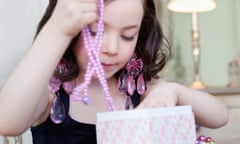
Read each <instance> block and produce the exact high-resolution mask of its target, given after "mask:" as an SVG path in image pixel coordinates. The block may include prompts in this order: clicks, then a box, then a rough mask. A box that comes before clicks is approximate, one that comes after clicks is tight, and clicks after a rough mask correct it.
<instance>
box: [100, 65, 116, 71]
mask: <svg viewBox="0 0 240 144" xmlns="http://www.w3.org/2000/svg"><path fill="white" fill-rule="evenodd" d="M114 66H115V64H109V63H102V67H103V69H104V70H107V71H108V70H112V69H113V68H114Z"/></svg>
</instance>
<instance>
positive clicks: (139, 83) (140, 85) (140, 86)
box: [137, 74, 146, 95]
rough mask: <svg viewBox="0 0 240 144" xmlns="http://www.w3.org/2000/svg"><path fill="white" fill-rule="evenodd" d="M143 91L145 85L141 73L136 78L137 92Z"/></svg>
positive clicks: (142, 92)
mask: <svg viewBox="0 0 240 144" xmlns="http://www.w3.org/2000/svg"><path fill="white" fill-rule="evenodd" d="M145 91H146V85H145V81H144V79H143V74H140V75H139V76H138V80H137V92H138V94H140V95H143V94H144V93H145Z"/></svg>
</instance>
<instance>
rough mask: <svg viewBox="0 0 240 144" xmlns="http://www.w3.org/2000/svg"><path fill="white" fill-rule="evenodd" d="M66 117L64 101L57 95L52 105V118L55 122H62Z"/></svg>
mask: <svg viewBox="0 0 240 144" xmlns="http://www.w3.org/2000/svg"><path fill="white" fill-rule="evenodd" d="M65 117H66V113H65V108H64V105H63V102H62V101H61V98H60V97H59V96H55V97H54V100H53V103H52V107H51V112H50V118H51V120H52V121H53V122H54V123H55V124H60V123H62V122H63V121H64V119H65Z"/></svg>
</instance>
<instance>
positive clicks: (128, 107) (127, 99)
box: [125, 96, 132, 110]
mask: <svg viewBox="0 0 240 144" xmlns="http://www.w3.org/2000/svg"><path fill="white" fill-rule="evenodd" d="M131 104H132V101H131V98H130V96H126V103H125V109H126V110H129V109H130V107H131Z"/></svg>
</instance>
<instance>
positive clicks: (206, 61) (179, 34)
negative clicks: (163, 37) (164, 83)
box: [168, 0, 240, 86]
mask: <svg viewBox="0 0 240 144" xmlns="http://www.w3.org/2000/svg"><path fill="white" fill-rule="evenodd" d="M216 3H217V8H216V9H215V10H213V11H210V12H206V13H199V15H198V18H199V19H198V20H199V21H198V24H199V29H200V47H201V57H200V58H201V65H200V74H201V77H202V81H203V82H204V83H205V84H206V85H207V86H226V85H227V84H228V76H227V68H228V62H229V61H231V60H232V59H233V58H236V57H237V56H238V53H239V50H238V49H239V43H238V40H237V39H239V38H237V37H239V34H238V33H237V32H236V31H237V30H236V29H237V21H238V25H239V20H237V19H236V17H239V16H237V11H238V13H239V10H238V9H239V8H240V5H239V2H238V1H237V0H231V1H229V0H216ZM172 18H173V19H172V21H173V25H172V28H173V47H174V49H177V48H179V49H180V52H179V55H180V58H181V62H182V63H181V64H182V69H183V68H184V76H185V77H184V76H183V79H182V81H183V82H186V83H189V82H191V80H192V78H193V61H192V48H191V14H186V13H185V14H184V13H176V12H172ZM238 27H239V26H238ZM238 31H239V30H238ZM174 51H176V50H174ZM175 55H176V54H175ZM173 63H176V60H174V59H173V60H172V61H171V63H170V64H169V65H170V66H169V67H170V68H169V70H168V72H169V74H168V75H169V77H170V79H171V78H174V76H175V78H176V75H174V73H173V71H176V65H174V64H173Z"/></svg>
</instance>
